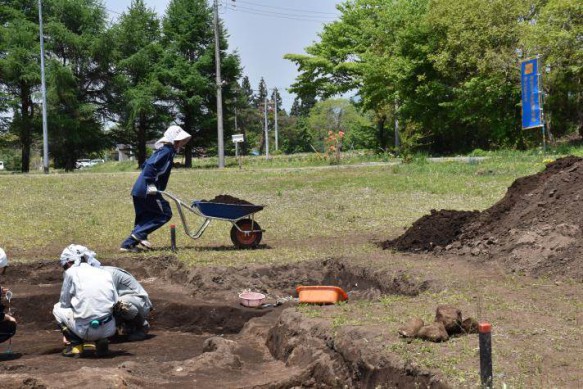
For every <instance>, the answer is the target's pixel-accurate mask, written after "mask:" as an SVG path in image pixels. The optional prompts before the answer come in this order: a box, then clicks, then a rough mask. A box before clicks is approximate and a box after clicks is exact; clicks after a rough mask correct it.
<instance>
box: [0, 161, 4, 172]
mask: <svg viewBox="0 0 583 389" xmlns="http://www.w3.org/2000/svg"><path fill="white" fill-rule="evenodd" d="M0 170H4V161H0Z"/></svg>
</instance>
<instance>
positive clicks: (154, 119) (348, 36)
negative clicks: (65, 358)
mask: <svg viewBox="0 0 583 389" xmlns="http://www.w3.org/2000/svg"><path fill="white" fill-rule="evenodd" d="M338 9H339V11H340V17H339V19H338V20H337V21H335V22H332V23H329V24H326V25H324V27H323V31H322V32H321V33H320V37H319V38H320V39H319V40H318V41H317V42H316V43H314V44H312V45H311V46H309V47H307V48H306V53H305V54H288V55H286V58H287V59H289V60H290V61H293V62H294V63H295V64H297V66H298V70H299V75H298V77H297V79H296V82H295V83H294V84H293V85H292V88H291V89H290V91H291V92H294V93H295V94H296V96H297V97H296V98H295V100H294V102H293V105H292V106H291V110H290V112H289V113H288V112H285V110H283V109H282V101H281V96H280V94H279V91H278V90H277V89H275V88H269V87H268V85H267V83H266V82H265V80H263V79H261V81H260V83H259V85H258V86H257V87H256V88H255V89H254V88H253V87H252V86H251V83H250V82H249V79H248V77H246V76H243V71H242V65H241V63H240V59H239V57H238V55H237V53H236V52H234V53H230V52H228V44H227V39H226V36H227V31H226V30H225V28H224V26H222V25H221V26H220V31H219V32H220V34H219V35H220V55H221V74H222V78H223V83H222V92H223V100H224V109H223V111H224V128H225V139H229V136H230V135H231V134H233V133H243V134H244V135H245V139H246V142H245V143H244V144H243V145H242V150H241V152H242V153H243V154H246V153H250V152H253V151H254V152H256V153H264V152H266V150H265V145H266V139H265V136H266V132H265V124H266V122H267V126H268V128H269V129H270V131H269V132H267V136H268V137H269V145H270V152H272V153H273V152H276V153H277V152H282V153H295V152H306V151H307V152H313V151H317V152H324V151H325V147H326V139H327V137H328V136H329V132H330V131H332V132H334V133H336V134H338V133H339V132H340V131H342V133H343V138H342V141H343V143H344V146H343V147H344V148H348V147H350V148H355V149H358V148H367V149H373V150H377V151H381V150H382V151H388V150H391V149H393V148H395V147H396V146H397V140H398V141H400V144H401V146H402V147H407V148H412V147H415V146H419V147H424V148H425V149H427V150H428V151H431V152H437V153H453V152H464V151H468V150H472V149H475V148H482V149H489V148H498V147H527V146H529V145H533V144H535V143H536V142H539V141H540V133H539V132H537V131H535V130H528V131H523V130H521V128H520V108H521V107H520V80H519V77H520V74H519V64H520V61H522V60H524V59H527V58H531V57H533V56H536V55H539V56H540V58H541V64H542V77H543V86H544V91H545V99H544V110H545V119H546V123H547V127H548V130H550V132H551V133H552V134H554V135H555V136H561V135H564V134H568V133H571V132H577V131H578V132H580V133H583V110H582V108H581V107H582V102H583V90H582V75H583V66H582V62H583V61H582V57H583V50H582V46H583V28H582V25H583V23H582V21H583V5H582V4H581V2H579V1H576V0H527V1H523V0H520V1H519V0H488V1H478V0H465V1H463V2H460V1H456V0H347V1H345V2H344V3H342V4H340V5H339V6H338ZM42 11H43V21H44V42H45V52H46V55H45V58H46V75H47V111H48V123H49V125H48V130H49V150H50V155H51V158H52V160H53V163H54V166H55V167H58V168H64V169H65V170H72V169H73V168H74V166H75V161H76V160H77V159H78V158H81V157H87V156H90V155H98V154H99V153H101V152H103V150H107V149H111V147H113V146H114V145H115V144H125V145H131V146H132V149H133V150H134V152H135V155H136V157H137V161H138V165H141V163H142V162H143V161H144V160H145V159H146V157H147V156H148V153H149V152H151V150H148V149H147V142H148V141H150V140H153V139H156V138H158V137H159V136H160V135H161V132H162V131H163V130H164V129H165V128H166V126H167V125H168V124H170V123H176V124H179V125H181V126H182V127H183V128H184V129H185V130H186V131H188V132H189V133H191V134H192V135H193V139H192V141H191V144H190V145H188V147H186V149H185V163H186V166H191V161H192V157H193V155H194V154H193V153H195V152H198V153H201V154H202V153H205V152H206V153H207V154H208V155H216V148H217V137H216V123H217V122H216V121H217V115H216V110H217V107H216V91H217V89H216V84H215V62H214V35H213V17H212V8H211V7H210V6H209V4H208V3H207V1H205V0H172V1H170V3H169V5H168V8H167V9H166V11H165V14H164V15H163V16H162V17H159V16H158V15H157V14H156V13H155V12H154V10H152V9H150V8H148V7H147V6H146V5H145V4H144V1H143V0H133V1H132V3H131V5H130V7H128V9H127V10H126V11H125V12H123V13H122V14H121V15H120V16H119V17H118V18H117V19H116V20H115V21H113V22H111V21H109V19H108V15H107V10H106V9H105V8H104V6H103V4H102V2H101V1H100V0H45V1H44V2H43V10H42ZM38 15H39V13H38V2H37V1H36V0H4V1H3V2H2V3H1V4H0V149H6V148H7V147H8V148H10V147H11V148H13V149H14V148H18V149H19V150H20V155H19V158H18V161H19V164H20V168H21V170H22V171H23V172H27V171H29V168H30V161H31V150H33V151H35V150H38V145H39V142H40V141H41V136H42V135H41V134H42V115H41V89H40V85H41V80H40V74H41V72H40V47H39V21H38ZM348 94H354V95H355V97H353V98H351V99H350V100H349V99H346V98H342V97H339V96H346V95H348ZM276 107H277V112H275V109H276ZM276 113H277V115H276ZM265 114H267V115H266V116H267V118H266V117H265ZM276 116H277V127H278V134H279V142H278V143H277V144H275V143H274V128H275V126H276V123H275V118H276ZM395 127H397V128H398V129H399V137H394V136H393V131H394V129H395ZM582 135H583V134H582ZM271 145H273V146H271ZM225 146H226V151H227V152H232V151H233V150H232V148H234V147H233V145H232V144H231V142H225ZM252 149H254V150H252Z"/></svg>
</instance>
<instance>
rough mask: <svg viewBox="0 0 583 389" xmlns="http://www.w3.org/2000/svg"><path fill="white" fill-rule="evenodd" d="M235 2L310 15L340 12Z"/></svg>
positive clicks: (242, 1)
mask: <svg viewBox="0 0 583 389" xmlns="http://www.w3.org/2000/svg"><path fill="white" fill-rule="evenodd" d="M234 2H235V5H237V4H240V3H241V4H248V5H252V6H255V7H263V8H271V9H276V10H284V11H293V12H298V13H305V14H308V15H310V14H323V15H331V16H338V14H336V13H335V12H323V11H313V10H309V9H298V8H285V7H274V6H270V5H263V4H257V3H252V2H250V1H244V0H235V1H234Z"/></svg>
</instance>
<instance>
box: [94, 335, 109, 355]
mask: <svg viewBox="0 0 583 389" xmlns="http://www.w3.org/2000/svg"><path fill="white" fill-rule="evenodd" d="M95 354H96V355H97V356H98V357H104V356H106V355H107V354H109V340H107V338H105V339H99V340H97V341H95Z"/></svg>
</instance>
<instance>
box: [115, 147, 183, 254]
mask: <svg viewBox="0 0 583 389" xmlns="http://www.w3.org/2000/svg"><path fill="white" fill-rule="evenodd" d="M175 155H176V150H175V149H174V147H173V146H172V145H171V144H166V145H164V146H162V147H161V148H159V149H158V150H156V151H154V154H152V156H150V158H148V160H147V161H146V162H144V165H143V167H142V172H141V173H140V176H139V177H138V179H137V180H136V183H135V184H134V187H133V188H132V197H133V200H134V210H135V213H136V218H135V221H134V229H133V230H132V233H131V234H130V236H129V237H128V238H127V239H126V240H125V241H124V242H123V243H122V247H133V246H135V245H136V243H137V242H136V239H135V238H137V239H139V240H145V239H147V238H148V234H150V233H151V232H153V231H156V230H157V229H158V228H160V227H162V226H163V225H164V224H166V223H167V222H168V221H169V220H170V219H171V218H172V209H171V208H170V204H169V203H168V201H166V200H164V198H163V197H162V195H161V194H160V193H156V194H153V195H148V194H147V188H148V185H150V184H154V185H155V186H156V188H157V189H158V190H159V191H161V190H165V189H166V185H167V184H168V179H169V178H170V172H171V171H172V165H173V162H174V156H175ZM132 235H133V237H132ZM134 237H135V238H134Z"/></svg>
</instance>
